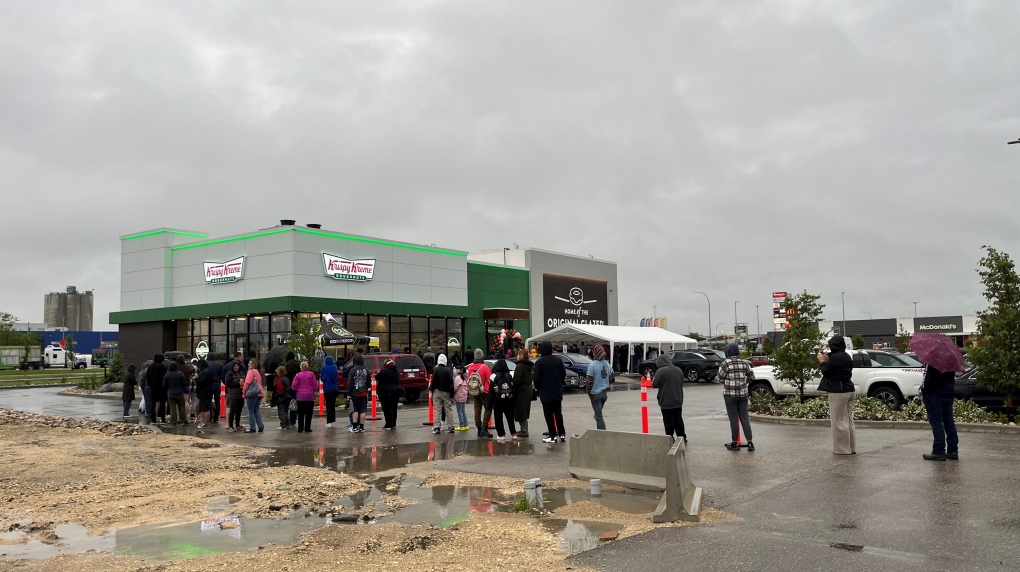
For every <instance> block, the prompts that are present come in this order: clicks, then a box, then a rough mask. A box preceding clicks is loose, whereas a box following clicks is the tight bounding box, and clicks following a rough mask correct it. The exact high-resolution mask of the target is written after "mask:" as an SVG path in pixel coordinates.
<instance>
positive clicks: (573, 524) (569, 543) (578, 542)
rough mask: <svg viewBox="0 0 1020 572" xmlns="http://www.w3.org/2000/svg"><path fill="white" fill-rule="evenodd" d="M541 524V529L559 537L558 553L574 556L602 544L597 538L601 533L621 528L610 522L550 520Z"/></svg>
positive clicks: (616, 530)
mask: <svg viewBox="0 0 1020 572" xmlns="http://www.w3.org/2000/svg"><path fill="white" fill-rule="evenodd" d="M541 522H542V527H543V528H545V529H546V530H548V531H549V532H552V533H553V534H557V535H559V537H560V544H559V551H560V552H562V553H564V554H575V553H577V552H583V551H585V550H591V549H592V548H595V547H596V546H598V545H599V544H601V543H602V540H601V539H600V538H599V537H600V536H601V535H602V534H603V533H606V532H618V531H619V530H620V529H621V528H623V527H621V526H620V525H618V524H614V523H611V522H595V521H590V520H573V519H566V520H564V519H559V518H551V519H547V520H542V521H541Z"/></svg>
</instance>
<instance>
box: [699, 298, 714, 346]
mask: <svg viewBox="0 0 1020 572" xmlns="http://www.w3.org/2000/svg"><path fill="white" fill-rule="evenodd" d="M695 294H701V295H702V296H704V297H705V301H706V302H708V337H710V338H711V337H712V301H711V300H709V299H708V294H705V293H704V292H695Z"/></svg>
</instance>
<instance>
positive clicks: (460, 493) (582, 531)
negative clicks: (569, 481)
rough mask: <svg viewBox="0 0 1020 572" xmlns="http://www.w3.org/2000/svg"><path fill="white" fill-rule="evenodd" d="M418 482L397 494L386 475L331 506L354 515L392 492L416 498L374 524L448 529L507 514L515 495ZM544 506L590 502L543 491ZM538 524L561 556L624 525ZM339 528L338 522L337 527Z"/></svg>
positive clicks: (632, 507)
mask: <svg viewBox="0 0 1020 572" xmlns="http://www.w3.org/2000/svg"><path fill="white" fill-rule="evenodd" d="M421 482H422V480H421V479H419V478H407V479H404V480H403V481H400V482H399V484H398V485H397V488H396V490H394V489H393V487H392V485H393V484H394V483H395V481H394V479H393V478H391V477H384V478H381V479H377V480H376V481H375V483H374V486H373V487H372V488H371V489H369V490H366V491H361V492H359V493H357V494H355V495H351V496H349V497H345V498H343V499H340V500H338V501H337V502H336V503H335V504H337V505H340V506H343V507H344V508H346V509H347V511H348V512H357V511H358V509H360V508H362V507H364V506H365V505H367V504H368V503H371V502H374V501H381V500H383V494H384V492H385V493H386V494H393V493H395V494H397V495H398V496H400V497H403V498H407V499H415V500H417V501H418V503H417V504H412V505H408V506H405V507H403V508H401V509H400V510H398V511H396V512H394V513H390V514H383V515H376V516H377V517H378V518H377V519H376V520H373V522H397V523H401V524H409V525H415V524H434V525H436V526H450V525H453V524H456V523H458V522H461V521H464V520H467V518H468V516H470V514H471V513H472V512H511V506H512V505H513V502H514V497H515V496H516V495H512V496H510V497H506V496H503V495H501V494H499V491H498V489H495V488H492V487H480V486H459V485H444V486H437V487H431V488H419V486H418V485H420V484H421ZM543 498H544V499H545V507H546V508H547V509H550V510H553V509H556V508H559V507H561V506H566V505H568V504H571V503H575V502H581V501H589V500H592V498H591V494H589V493H588V492H587V491H565V490H548V491H544V494H543ZM595 502H600V503H602V504H603V505H605V506H606V507H608V508H612V509H614V510H618V511H621V512H627V513H632V514H642V513H651V512H653V511H654V510H655V506H656V504H657V503H658V501H657V500H656V498H655V497H652V496H650V495H645V494H638V495H635V494H633V493H627V494H622V493H607V494H604V495H603V496H602V497H601V498H596V499H595ZM539 522H541V523H542V526H543V527H544V528H545V529H546V530H548V531H549V532H552V533H553V534H556V535H558V536H559V539H560V544H559V549H560V551H561V552H564V553H570V554H573V553H575V552H580V551H583V550H588V549H590V548H592V547H594V546H596V545H598V544H599V543H600V542H602V541H601V540H600V538H599V537H600V536H601V535H602V534H603V533H606V532H617V531H619V530H621V529H622V528H623V527H622V526H621V525H619V524H615V523H607V522H591V521H582V520H573V519H541V520H540V521H539ZM337 524H341V523H339V522H338V523H337Z"/></svg>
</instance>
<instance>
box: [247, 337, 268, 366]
mask: <svg viewBox="0 0 1020 572" xmlns="http://www.w3.org/2000/svg"><path fill="white" fill-rule="evenodd" d="M248 340H249V342H250V343H251V349H250V350H248V351H249V352H255V355H256V356H257V357H258V358H259V360H261V359H262V357H263V356H265V355H266V352H268V351H269V334H251V335H250V336H248ZM246 357H247V356H246Z"/></svg>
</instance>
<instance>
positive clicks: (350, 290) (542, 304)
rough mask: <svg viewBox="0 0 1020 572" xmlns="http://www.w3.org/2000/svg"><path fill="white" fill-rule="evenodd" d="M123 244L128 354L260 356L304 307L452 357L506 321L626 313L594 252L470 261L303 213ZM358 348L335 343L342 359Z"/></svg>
mask: <svg viewBox="0 0 1020 572" xmlns="http://www.w3.org/2000/svg"><path fill="white" fill-rule="evenodd" d="M120 239H121V293H120V311H118V312H112V313H111V314H110V323H112V324H117V325H118V326H119V329H120V349H121V352H122V353H123V354H124V358H125V360H126V362H127V363H135V364H141V363H143V362H144V361H145V360H146V359H151V357H152V356H153V355H154V354H156V353H162V352H165V351H172V350H177V351H185V352H188V353H189V354H191V355H198V356H202V355H204V354H205V352H207V351H211V352H215V353H217V354H218V355H220V356H224V355H227V354H233V352H235V351H241V352H244V353H245V355H248V354H249V353H252V352H254V353H255V354H256V355H257V356H259V357H261V356H263V355H265V353H266V352H268V351H269V349H270V348H272V347H274V346H277V345H281V344H284V343H285V342H286V340H287V338H288V337H289V334H290V331H291V325H292V323H293V321H294V320H295V318H297V317H305V316H307V317H313V318H316V319H323V318H325V317H326V316H327V315H331V316H332V318H333V319H334V320H336V322H337V323H339V324H340V325H341V326H342V327H343V328H345V329H346V330H348V331H350V332H351V333H352V334H354V335H356V336H358V337H359V338H363V337H368V338H370V339H371V342H370V345H371V346H373V350H376V351H377V350H382V351H390V350H391V349H393V348H400V349H401V351H410V352H412V353H414V352H417V351H418V350H421V351H426V348H428V347H431V348H432V349H433V351H434V352H437V353H438V352H440V351H443V352H446V353H447V354H448V355H450V356H453V355H454V354H455V353H460V354H462V355H463V354H464V353H465V351H466V350H467V348H468V347H469V346H470V347H472V348H475V347H488V346H489V345H491V343H492V341H493V339H494V336H495V335H496V334H498V332H499V331H500V330H501V329H504V328H512V329H516V330H517V331H518V332H520V333H521V335H522V337H524V338H527V337H529V336H530V335H532V333H537V332H540V331H544V330H546V329H550V327H549V324H557V325H558V323H561V322H562V321H563V320H568V321H569V320H577V321H582V320H590V321H591V322H592V323H608V324H611V325H615V324H616V323H617V319H618V313H617V305H616V296H617V292H616V290H617V288H616V265H615V263H609V262H605V261H599V260H594V259H591V258H589V257H578V256H571V255H565V254H557V253H550V252H545V251H539V250H530V249H529V250H517V249H513V250H510V249H506V250H500V251H499V252H501V253H502V258H500V257H496V256H495V255H494V254H493V253H494V252H496V251H486V252H484V253H480V254H477V255H470V256H469V255H468V253H467V252H464V251H458V250H451V249H447V248H440V247H436V246H426V245H419V244H411V243H404V242H398V241H392V240H387V239H381V238H373V237H366V236H358V235H353V234H349V233H344V232H337V231H330V230H325V229H322V228H319V227H318V225H306V226H299V225H297V224H295V222H294V221H291V220H283V221H280V224H279V225H276V226H274V227H270V228H266V229H261V230H258V231H255V232H251V233H246V234H240V235H235V236H225V237H219V238H212V237H209V236H207V235H205V234H203V233H200V232H194V231H187V230H180V229H171V228H158V229H153V230H147V231H143V232H137V233H132V234H129V235H125V236H122V237H120ZM560 290H562V292H560ZM561 306H562V307H561ZM533 324H534V325H533ZM360 345H361V344H359V346H360ZM354 349H355V346H353V345H351V346H336V347H329V348H327V349H326V351H327V353H331V354H333V355H334V356H335V357H337V358H339V359H342V358H343V357H344V356H345V355H347V354H349V353H351V352H353V350H354ZM363 349H367V348H363Z"/></svg>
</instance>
